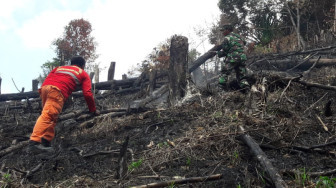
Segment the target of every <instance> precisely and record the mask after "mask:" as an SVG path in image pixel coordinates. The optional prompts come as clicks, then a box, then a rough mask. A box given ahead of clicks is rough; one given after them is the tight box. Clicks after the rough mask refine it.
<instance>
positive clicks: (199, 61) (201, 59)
mask: <svg viewBox="0 0 336 188" xmlns="http://www.w3.org/2000/svg"><path fill="white" fill-rule="evenodd" d="M220 49H221V45H217V46H214V47H212V48H211V49H210V50H209V51H207V52H206V53H205V54H203V55H202V56H201V57H199V58H198V59H196V61H194V62H193V63H191V64H190V65H189V73H191V72H193V71H194V70H196V69H197V68H198V67H199V66H201V65H202V64H203V63H205V62H206V61H207V60H208V59H210V58H212V57H214V56H215V55H216V53H214V51H218V50H220Z"/></svg>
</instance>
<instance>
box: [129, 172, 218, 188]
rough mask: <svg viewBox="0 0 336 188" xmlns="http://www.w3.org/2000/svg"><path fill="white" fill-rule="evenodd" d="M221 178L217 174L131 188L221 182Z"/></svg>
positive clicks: (156, 187)
mask: <svg viewBox="0 0 336 188" xmlns="http://www.w3.org/2000/svg"><path fill="white" fill-rule="evenodd" d="M221 178H222V174H215V175H211V176H205V177H191V178H185V179H178V180H170V181H163V182H158V183H150V184H147V185H139V186H133V187H131V188H158V187H166V186H170V185H178V184H187V183H197V182H205V181H211V180H219V179H221Z"/></svg>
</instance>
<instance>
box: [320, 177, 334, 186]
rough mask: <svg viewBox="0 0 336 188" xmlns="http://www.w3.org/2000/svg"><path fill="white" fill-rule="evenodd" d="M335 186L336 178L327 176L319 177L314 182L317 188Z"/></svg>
mask: <svg viewBox="0 0 336 188" xmlns="http://www.w3.org/2000/svg"><path fill="white" fill-rule="evenodd" d="M335 186H336V178H329V177H327V176H321V177H320V178H319V180H318V181H317V182H316V187H317V188H322V187H323V188H334V187H335Z"/></svg>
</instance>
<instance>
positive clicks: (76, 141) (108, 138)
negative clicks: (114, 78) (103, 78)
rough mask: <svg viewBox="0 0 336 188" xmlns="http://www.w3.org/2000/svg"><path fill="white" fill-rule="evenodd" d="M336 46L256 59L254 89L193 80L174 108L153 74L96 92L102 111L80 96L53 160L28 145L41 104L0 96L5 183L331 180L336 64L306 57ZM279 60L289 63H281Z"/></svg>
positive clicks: (60, 130)
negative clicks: (152, 83) (151, 82)
mask: <svg viewBox="0 0 336 188" xmlns="http://www.w3.org/2000/svg"><path fill="white" fill-rule="evenodd" d="M333 50H334V48H333V47H328V48H322V49H321V48H320V49H314V50H312V52H310V51H307V52H305V53H302V52H296V53H294V52H293V53H287V54H282V55H281V56H280V55H279V54H269V56H267V55H264V56H261V59H260V58H259V57H258V58H259V59H258V60H257V58H254V59H253V58H250V60H249V62H248V64H249V68H250V70H251V74H250V76H251V78H253V79H252V80H253V81H254V83H253V85H252V87H251V89H250V90H249V91H245V92H243V91H239V90H238V91H237V90H230V89H228V90H221V89H219V88H217V87H216V81H211V80H213V79H207V80H208V84H207V87H201V86H197V85H195V84H194V83H193V82H192V81H191V82H189V85H188V87H187V88H189V89H188V90H187V92H186V95H185V97H184V98H182V99H181V100H179V101H178V102H177V103H176V105H174V106H171V105H168V104H167V103H168V102H167V97H165V96H166V93H167V92H166V91H167V90H165V89H164V87H165V85H164V82H163V86H161V88H159V89H155V90H154V94H153V93H149V92H148V87H147V86H148V82H146V79H144V80H142V82H143V83H141V82H136V79H132V81H133V82H134V83H137V84H139V85H141V87H140V90H130V89H129V88H127V87H126V86H125V87H126V88H121V87H119V88H118V87H116V88H118V89H115V87H111V88H112V89H111V90H106V91H105V92H102V91H96V94H95V96H96V99H97V101H96V102H97V104H98V106H99V108H100V110H101V112H102V114H101V115H100V116H97V117H92V116H91V115H90V114H86V113H85V110H86V106H84V105H83V104H85V101H84V99H83V97H81V95H80V94H74V95H73V96H72V97H71V98H70V99H72V100H69V101H68V102H67V105H65V107H64V110H63V112H62V114H61V115H60V119H59V121H58V123H57V126H56V137H55V139H54V140H53V143H52V144H53V147H54V148H55V150H56V151H55V153H54V154H53V155H50V156H39V155H36V156H32V155H29V154H28V153H27V152H26V150H25V148H26V147H25V146H26V145H27V140H28V139H29V135H30V133H31V131H32V128H33V126H34V123H35V120H36V118H37V117H38V115H39V112H40V110H41V104H40V103H41V102H40V100H39V99H34V98H33V99H32V98H31V99H23V100H11V101H6V102H1V103H2V104H1V109H0V110H1V111H0V113H1V114H0V115H1V116H0V117H1V119H0V121H1V124H0V134H1V136H0V142H1V150H0V161H1V167H0V172H1V175H2V179H1V185H4V186H7V187H19V186H23V187H25V186H37V187H43V186H52V187H82V186H83V187H84V186H89V187H118V186H120V187H130V186H137V185H146V184H148V186H149V185H153V187H162V186H176V187H190V186H191V187H237V186H242V187H248V186H251V187H274V186H275V185H276V184H278V185H281V186H289V187H304V186H315V185H317V184H318V183H319V182H320V181H321V178H322V177H327V178H329V179H328V180H329V181H330V182H331V183H332V182H333V181H334V180H333V177H334V174H335V171H336V170H335V166H336V160H335V154H336V153H335V152H336V151H335V144H336V137H335V131H336V130H335V115H334V112H335V110H336V107H335V102H334V100H335V98H334V96H335V91H336V86H334V85H335V81H336V77H335V72H336V69H335V67H334V65H333V63H332V62H331V63H329V64H327V63H322V62H323V61H325V60H326V57H325V56H323V58H321V56H319V57H317V56H312V55H311V59H313V60H312V61H311V62H312V63H311V64H309V62H308V61H306V60H307V59H304V58H305V57H307V56H309V54H313V53H315V52H316V51H317V52H323V53H325V54H327V53H326V52H328V53H329V54H333V53H334V51H333ZM280 57H282V58H283V57H285V58H286V59H287V60H288V61H290V62H291V63H292V64H291V63H288V62H287V63H282V64H280V63H277V62H276V60H280ZM292 57H296V58H295V59H297V60H298V61H292V60H290V59H291V58H292ZM314 58H315V59H314ZM265 59H267V61H265ZM213 61H214V59H210V60H209V63H211V62H213ZM273 61H274V62H273ZM304 61H305V62H304ZM319 61H321V62H319ZM298 65H299V66H298ZM277 66H278V67H277ZM284 67H290V68H287V70H290V71H286V70H285V69H286V68H284ZM293 67H295V68H294V69H292V68H293ZM132 81H131V82H132ZM146 83H147V84H146ZM129 87H131V88H132V87H135V85H132V86H129ZM127 89H128V90H127ZM122 91H124V92H122ZM158 91H159V93H158V94H155V92H158ZM160 92H161V93H160ZM144 101H145V102H144ZM247 138H249V139H250V140H249V139H247ZM251 141H252V142H254V143H255V146H257V149H256V148H254V149H253V147H250V144H251V143H249V142H251ZM252 145H253V144H252ZM260 151H261V153H259V152H260ZM260 158H262V159H261V160H260ZM267 163H268V164H270V165H271V167H273V170H269V169H267ZM272 172H273V173H275V174H270V173H272ZM277 175H278V176H279V177H278V179H277V178H276V176H277ZM272 176H275V177H273V178H272ZM155 182H156V184H150V183H155ZM180 183H181V184H180ZM281 186H280V187H281Z"/></svg>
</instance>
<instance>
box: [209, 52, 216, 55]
mask: <svg viewBox="0 0 336 188" xmlns="http://www.w3.org/2000/svg"><path fill="white" fill-rule="evenodd" d="M209 52H210V53H212V54H215V55H216V54H217V51H209Z"/></svg>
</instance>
